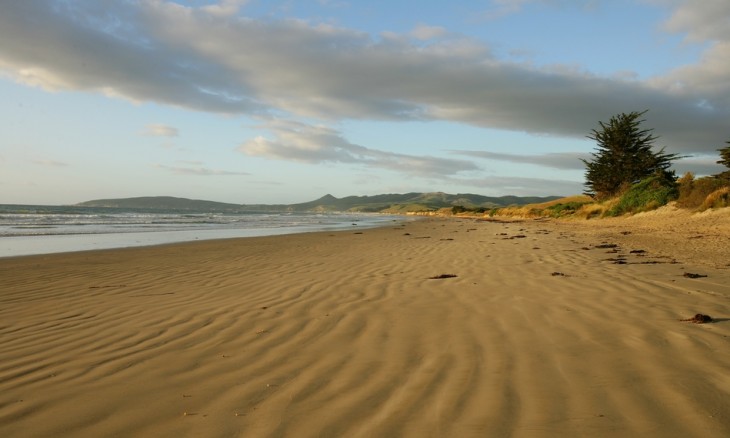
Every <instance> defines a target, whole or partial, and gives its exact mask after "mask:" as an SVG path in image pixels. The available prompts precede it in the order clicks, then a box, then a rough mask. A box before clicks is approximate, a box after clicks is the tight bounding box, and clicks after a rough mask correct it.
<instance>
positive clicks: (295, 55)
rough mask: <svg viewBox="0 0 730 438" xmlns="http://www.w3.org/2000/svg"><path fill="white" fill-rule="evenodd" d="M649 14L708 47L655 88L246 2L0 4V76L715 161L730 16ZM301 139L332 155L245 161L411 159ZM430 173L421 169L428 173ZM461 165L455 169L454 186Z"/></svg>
mask: <svg viewBox="0 0 730 438" xmlns="http://www.w3.org/2000/svg"><path fill="white" fill-rule="evenodd" d="M647 1H650V0H647ZM652 1H654V2H659V3H665V4H667V5H670V6H671V7H673V9H672V11H673V12H672V14H671V16H670V17H669V19H668V20H667V21H666V23H664V24H663V28H664V29H665V30H666V31H668V32H675V33H684V34H686V37H687V39H688V40H691V41H703V42H706V43H707V44H708V49H707V50H706V52H705V53H704V56H703V58H702V60H701V61H700V62H699V63H698V64H696V65H688V66H684V67H681V68H678V69H675V70H673V71H669V72H666V74H664V75H662V76H658V77H653V78H650V79H648V80H645V81H640V80H632V79H625V78H626V77H627V75H625V74H623V73H622V75H617V76H615V77H601V76H597V75H594V74H591V73H590V72H585V71H576V70H575V69H564V70H561V69H555V68H550V69H547V68H545V69H541V68H537V67H534V66H530V65H524V64H516V63H511V62H505V61H502V60H500V59H497V58H495V57H494V56H493V55H492V53H491V52H490V49H489V47H488V46H487V45H486V44H485V43H483V42H479V41H475V40H473V39H470V38H467V37H460V36H455V35H453V34H450V33H449V32H448V30H447V29H443V28H440V27H435V26H428V25H421V26H418V27H417V28H416V29H413V30H412V31H411V32H410V33H407V34H403V35H398V34H392V33H390V34H382V35H376V36H372V35H370V34H367V33H364V32H361V31H358V30H356V29H348V28H342V27H335V26H332V25H329V24H322V23H317V22H308V21H303V20H294V19H289V20H278V21H266V20H256V19H251V18H247V17H245V16H241V13H245V6H244V4H245V2H242V1H222V2H220V3H218V4H214V5H208V6H205V7H197V8H196V7H190V6H184V5H181V4H177V3H174V2H172V1H163V0H129V1H118V2H98V1H96V0H67V1H60V0H24V1H15V2H5V3H3V5H2V13H0V40H1V41H3V43H2V44H0V71H4V72H5V74H7V75H10V76H11V77H13V78H14V79H15V80H17V81H20V82H23V83H26V84H30V85H34V86H39V87H43V88H45V89H49V90H81V91H90V92H98V93H103V94H106V95H108V96H113V97H118V98H124V99H128V100H131V101H136V102H148V101H152V102H156V103H161V104H167V105H174V106H179V107H185V108H190V109H194V110H198V111H206V112H216V113H225V114H238V115H246V116H252V117H277V118H280V119H281V118H290V119H297V118H316V119H319V120H323V121H336V120H340V119H360V120H447V121H454V122H460V123H466V124H471V125H475V126H480V127H488V128H498V129H507V130H516V131H522V132H527V133H533V134H540V135H555V136H569V137H584V136H585V135H586V133H587V132H588V131H589V130H590V129H592V128H594V127H596V125H597V121H598V120H607V119H608V118H609V117H610V116H611V115H613V114H616V113H619V112H628V111H633V110H638V111H640V110H644V109H649V110H650V111H649V113H648V114H647V116H646V118H647V125H648V126H651V127H652V128H654V129H655V132H656V134H657V135H659V136H660V137H661V139H660V141H659V145H660V146H667V150H668V151H672V152H684V153H688V152H693V153H714V152H715V150H716V149H717V148H719V147H721V146H722V145H723V144H724V142H725V141H726V140H727V137H728V128H727V126H728V125H727V123H728V120H730V80H728V78H729V77H730V63H728V62H727V60H728V59H730V26H728V23H727V17H728V16H730V2H728V1H726V0H684V1H680V0H671V1H670V0H652ZM526 2H527V0H521V1H501V2H498V3H499V4H500V9H499V11H498V12H499V13H512V12H514V11H516V10H519V8H520V7H521V6H522V5H523V4H524V3H526ZM242 6H243V8H242V9H241V7H242ZM239 11H242V12H241V13H239ZM629 77H630V76H629ZM622 78H623V79H622ZM275 129H278V128H275ZM305 131H306V132H304V133H301V135H300V137H301V136H302V135H304V136H305V137H306V136H317V135H319V136H321V137H322V138H324V139H325V140H326V141H328V142H331V143H327V144H328V145H329V146H328V147H327V148H326V149H324V150H314V151H312V150H311V149H307V146H304V145H302V144H298V143H296V142H294V143H292V142H291V138H287V137H286V135H287V134H286V132H285V131H277V133H276V135H275V138H274V139H272V140H266V139H263V138H259V139H254V140H251V141H250V142H248V143H247V144H246V145H245V147H244V148H243V149H244V150H245V151H246V152H247V153H251V154H258V155H268V156H283V155H286V154H293V155H291V156H290V155H286V156H287V157H293V159H299V160H320V161H322V160H330V161H338V162H348V161H350V162H352V161H359V162H366V163H367V162H369V163H380V164H382V165H384V166H386V167H387V166H388V165H390V164H391V163H394V162H405V161H406V160H407V159H409V157H405V156H400V157H398V156H397V154H391V155H390V156H388V154H387V153H380V154H379V153H378V152H376V151H373V150H363V149H359V148H358V147H357V146H356V145H351V144H349V143H347V142H346V141H345V140H344V139H342V138H341V136H338V134H337V133H331V132H329V133H328V132H323V131H320V132H314V131H311V130H309V131H307V130H305ZM310 153H311V154H312V155H310ZM410 158H413V157H410ZM427 161H428V160H426V161H423V162H415V166H416V167H418V166H423V167H424V168H427V167H428V166H429V165H430V164H429V162H427ZM438 164H444V163H442V162H441V163H438ZM447 164H448V163H447ZM461 165H462V164H459V163H451V166H452V170H450V171H455V170H453V169H456V168H459V166H461ZM448 172H449V171H447V173H448Z"/></svg>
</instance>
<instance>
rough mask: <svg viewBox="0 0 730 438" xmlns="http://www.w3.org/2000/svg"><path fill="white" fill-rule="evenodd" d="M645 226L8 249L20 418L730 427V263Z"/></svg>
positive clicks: (55, 429) (16, 420) (233, 425)
mask: <svg viewBox="0 0 730 438" xmlns="http://www.w3.org/2000/svg"><path fill="white" fill-rule="evenodd" d="M631 226H632V225H631V224H630V223H629V222H624V225H621V226H618V225H616V227H617V228H616V229H610V228H603V229H598V228H596V227H588V226H581V225H574V224H570V223H566V222H560V223H556V222H552V221H522V222H519V221H518V222H510V223H503V222H498V221H492V222H489V221H483V220H476V219H438V218H436V219H427V220H421V221H414V222H408V223H405V224H397V223H394V224H393V225H392V226H388V227H384V228H380V229H368V230H362V231H360V232H355V231H343V232H335V233H311V234H298V235H289V236H279V237H261V238H248V239H238V240H220V241H207V242H194V243H184V244H176V245H166V246H158V247H148V248H130V249H115V250H104V251H93V252H79V253H67V254H54V255H44V256H29V257H17V258H6V259H0V278H1V279H2V281H1V283H2V286H1V288H0V357H1V358H2V360H1V361H0V435H1V436H4V437H21V436H22V437H43V436H76V437H99V436H158V437H168V436H169V437H178V436H210V437H218V436H255V437H269V436H270V437H274V436H292V437H341V436H342V437H344V436H347V437H385V436H402V437H484V436H514V437H557V436H561V437H562V436H591V437H625V436H662V437H675V436H676V437H685V438H686V437H695V436H730V374H729V373H728V370H730V300H729V298H730V287H729V286H728V285H730V268H729V267H728V266H727V265H724V264H723V263H721V262H718V261H717V260H713V262H712V263H709V264H707V263H705V264H703V263H694V261H696V260H698V259H691V260H683V259H682V258H681V257H676V256H675V255H673V254H670V253H668V251H669V252H671V251H670V249H671V248H675V249H676V246H665V247H662V248H659V249H654V248H653V247H652V246H651V242H652V239H650V238H648V237H646V236H645V235H646V233H649V231H643V232H638V231H634V233H633V234H632V232H631V231H632V230H633V229H634V228H631ZM706 235H707V234H706ZM632 236H633V238H634V239H635V240H630V239H631V238H632ZM642 236H643V237H642ZM644 237H645V238H644ZM665 237H666V236H665ZM690 237H691V236H690ZM642 238H643V240H641V239H642ZM666 238H667V239H668V237H666ZM677 238H678V239H679V238H684V237H682V236H679V237H677ZM703 238H704V239H706V240H707V239H708V237H703ZM720 238H721V239H722V238H727V236H725V235H722V234H721V235H720ZM699 240H701V239H699V238H697V239H693V241H694V242H695V243H696V241H699ZM695 243H693V245H694V244H695ZM639 245H641V246H639ZM680 247H681V246H680ZM715 251H716V252H715V253H713V257H718V255H717V254H719V256H722V255H726V256H727V255H728V253H727V246H725V247H724V248H723V247H722V245H719V246H717V248H715ZM723 251H724V252H723ZM697 257H699V258H700V260H701V253H700V254H699V255H697ZM724 260H725V261H726V263H730V262H728V260H730V257H727V258H725V259H724ZM687 274H696V275H687ZM697 313H702V314H708V315H710V316H711V317H713V318H714V321H713V322H712V323H707V324H694V323H692V322H689V321H684V322H683V321H680V319H686V318H690V317H692V316H694V315H695V314H697Z"/></svg>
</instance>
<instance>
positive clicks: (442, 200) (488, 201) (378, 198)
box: [77, 192, 558, 213]
mask: <svg viewBox="0 0 730 438" xmlns="http://www.w3.org/2000/svg"><path fill="white" fill-rule="evenodd" d="M553 199H558V197H557V196H547V197H535V196H527V197H522V196H499V197H490V196H482V195H475V194H470V193H460V194H456V195H451V194H448V193H442V192H434V193H404V194H382V195H374V196H347V197H345V198H336V197H334V196H332V195H325V196H323V197H321V198H319V199H316V200H314V201H310V202H303V203H300V204H288V205H284V204H240V205H239V204H228V203H223V202H213V201H201V200H197V199H186V198H175V197H172V196H145V197H139V198H123V199H97V200H94V201H87V202H82V203H80V204H77V205H79V206H85V207H108V208H126V209H154V210H183V211H198V212H200V211H206V212H207V211H210V212H244V211H246V212H253V211H257V212H335V211H349V212H363V213H365V212H368V213H378V212H388V213H406V212H413V211H433V210H438V209H440V208H449V207H454V206H460V207H465V208H470V209H474V208H484V209H489V208H494V207H506V206H509V205H524V204H533V203H539V202H547V201H551V200H553Z"/></svg>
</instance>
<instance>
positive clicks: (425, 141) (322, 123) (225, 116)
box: [0, 0, 730, 204]
mask: <svg viewBox="0 0 730 438" xmlns="http://www.w3.org/2000/svg"><path fill="white" fill-rule="evenodd" d="M455 3H456V4H455ZM0 41H2V43H0V96H2V97H3V98H2V99H0V117H1V118H2V120H3V125H2V126H3V128H2V129H1V130H0V203H22V204H72V203H76V202H81V201H85V200H90V199H98V198H117V197H132V196H148V195H171V196H181V197H188V198H196V199H209V200H214V201H222V202H233V203H295V202H305V201H309V200H312V199H315V198H318V197H320V196H322V195H324V194H327V193H331V194H333V195H335V196H338V197H342V196H348V195H373V194H380V193H404V192H411V191H418V192H430V191H444V192H449V193H467V192H468V193H478V194H483V195H509V194H514V195H569V194H576V193H580V192H581V191H582V189H583V188H582V184H583V166H582V163H581V162H580V160H579V158H581V157H587V156H588V154H589V153H590V152H591V151H592V150H594V148H595V144H593V143H592V142H591V140H589V139H587V138H586V135H588V134H589V133H590V131H591V129H594V128H596V127H598V121H600V120H603V121H607V120H608V119H609V118H610V117H611V116H612V115H615V114H617V113H620V112H630V111H642V110H646V109H648V110H649V112H648V113H647V114H646V115H645V119H646V122H645V124H644V127H646V128H653V129H654V133H655V134H656V135H658V136H659V137H660V138H659V140H658V141H657V144H656V146H657V147H665V148H666V150H667V151H668V152H676V153H680V154H683V155H686V156H687V157H688V158H685V159H683V160H681V161H679V162H677V163H676V164H675V169H676V170H677V172H678V173H680V174H681V173H684V172H686V171H692V172H695V173H696V174H699V175H703V174H710V173H715V172H718V171H720V170H721V167H720V166H718V165H716V164H715V161H717V160H718V158H719V157H718V155H717V152H716V150H717V149H718V148H720V147H723V146H725V141H727V140H730V63H727V59H730V2H728V1H727V0H632V1H629V0H610V1H609V0H573V1H571V0H491V1H489V0H485V1H473V2H458V3H457V2H446V1H420V2H417V3H416V2H410V1H367V2H365V1H353V0H350V1H347V0H303V1H262V0H248V1H240V0H223V1H210V0H205V1H204V0H199V1H198V0H187V1H183V0H177V1H173V0H168V1H163V0H118V1H111V0H110V1H101V0H24V1H22V2H3V3H1V4H0Z"/></svg>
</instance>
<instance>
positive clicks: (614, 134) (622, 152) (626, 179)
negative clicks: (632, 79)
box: [582, 111, 679, 199]
mask: <svg viewBox="0 0 730 438" xmlns="http://www.w3.org/2000/svg"><path fill="white" fill-rule="evenodd" d="M645 113H646V111H642V112H636V111H633V112H630V113H629V114H624V113H621V114H619V115H616V116H613V117H611V120H609V121H608V123H603V122H598V124H599V125H600V129H593V130H591V135H589V136H588V138H590V139H591V140H595V141H596V143H597V151H596V152H594V153H591V155H592V156H593V159H592V160H582V161H583V163H584V164H585V165H586V173H585V177H586V183H585V185H586V187H587V190H586V192H585V193H586V194H587V195H590V196H592V197H593V198H596V199H607V198H610V197H613V196H616V195H619V194H620V193H622V192H623V191H625V190H626V189H628V188H629V187H630V186H631V184H635V183H637V182H639V181H641V180H642V179H644V178H647V177H649V176H652V175H658V176H660V177H661V178H662V179H663V180H666V181H668V182H669V181H674V179H675V176H674V172H673V171H670V170H669V167H670V166H671V164H672V161H674V160H676V159H677V158H679V156H677V154H665V153H664V148H662V149H660V150H659V151H658V152H655V151H653V150H652V147H653V146H654V141H656V139H657V137H655V136H654V135H653V134H652V130H651V129H641V123H642V122H644V120H643V119H641V116H643V115H644V114H645Z"/></svg>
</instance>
